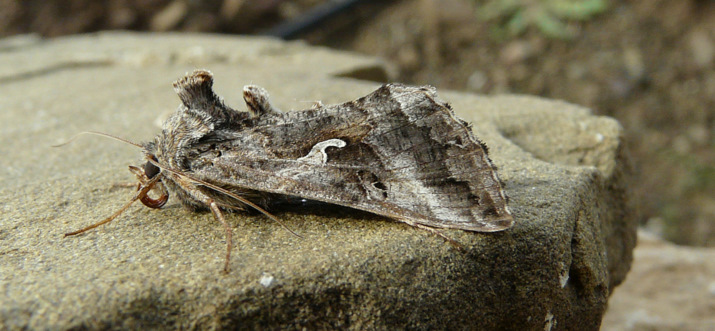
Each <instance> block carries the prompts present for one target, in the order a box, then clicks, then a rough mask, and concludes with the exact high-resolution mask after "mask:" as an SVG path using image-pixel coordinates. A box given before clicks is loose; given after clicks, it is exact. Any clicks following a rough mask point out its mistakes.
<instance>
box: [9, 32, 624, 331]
mask: <svg viewBox="0 0 715 331" xmlns="http://www.w3.org/2000/svg"><path fill="white" fill-rule="evenodd" d="M195 68H206V69H209V70H211V71H212V72H213V73H214V76H215V80H216V82H215V84H214V87H215V89H216V91H217V93H218V94H219V95H221V96H223V97H224V98H225V99H226V103H227V104H229V105H232V106H233V107H234V108H237V109H243V105H242V104H243V101H242V99H241V88H242V86H243V85H245V84H256V85H260V86H263V87H265V88H266V89H267V90H268V91H269V92H270V93H271V96H272V101H273V103H274V104H275V105H276V106H278V107H279V108H281V109H302V108H308V107H310V106H311V104H312V103H313V102H315V101H318V100H320V101H322V102H323V103H325V104H331V103H338V102H344V101H347V100H352V99H355V98H358V97H361V96H363V95H365V94H367V93H369V92H371V91H372V90H374V89H376V88H377V87H378V86H379V84H378V83H375V82H370V81H361V80H358V79H355V78H361V79H373V80H386V79H389V77H390V74H389V70H386V69H385V68H386V67H385V66H384V65H383V64H382V63H380V62H379V61H378V60H376V59H373V58H367V57H363V56H359V55H355V54H350V53H343V52H338V51H332V50H327V49H323V48H316V47H309V46H306V45H304V44H301V43H283V42H279V41H276V40H270V39H261V38H249V37H228V36H214V35H188V34H134V33H100V34H93V35H81V36H70V37H66V38H60V39H53V40H47V41H44V40H38V39H34V38H28V39H26V40H23V39H22V38H19V39H18V38H15V39H14V40H7V41H0V127H1V128H2V130H1V132H0V155H2V156H3V157H2V159H0V183H2V185H0V206H2V216H0V293H2V295H1V296H0V329H22V328H30V329H68V328H90V329H99V328H102V329H104V328H115V329H116V328H201V329H204V328H239V327H241V328H268V329H274V328H309V329H334V328H346V329H383V328H389V329H393V328H411V329H485V330H487V329H521V330H526V329H534V330H545V329H552V330H588V329H591V330H596V329H598V327H599V325H600V321H601V317H602V314H603V312H604V310H605V307H606V301H607V299H608V296H609V293H610V290H611V289H612V288H613V287H614V286H616V285H617V284H619V283H620V282H621V281H623V279H624V277H625V274H626V272H627V271H628V269H629V267H630V263H631V254H632V249H633V246H634V245H635V227H636V219H635V217H633V215H632V214H631V213H632V209H631V206H630V204H629V202H628V198H629V194H628V193H627V180H628V178H627V170H628V163H627V162H626V154H625V152H624V150H623V141H622V139H623V135H622V129H621V127H620V126H619V124H618V123H617V122H616V121H615V120H613V119H610V118H606V117H598V116H594V115H592V114H591V112H590V111H589V110H587V109H584V108H581V107H577V106H574V105H570V104H567V103H563V102H558V101H551V100H545V99H540V98H536V97H526V96H495V97H487V96H478V95H473V94H467V93H457V92H450V91H439V94H440V96H441V97H442V99H444V100H447V101H450V102H451V103H452V105H453V108H454V109H455V111H456V112H457V113H458V114H459V115H460V116H461V117H463V118H464V119H466V120H467V121H470V122H472V123H473V124H474V131H475V133H476V135H477V136H478V137H480V138H481V139H482V140H483V141H484V142H486V144H487V145H489V147H490V152H491V154H490V155H491V157H492V159H493V161H494V162H495V164H496V165H497V166H499V167H500V170H499V171H500V176H501V178H502V180H504V182H505V183H506V190H507V193H508V195H509V196H510V198H511V202H510V208H511V210H512V211H513V213H514V216H515V220H516V225H515V226H514V227H513V228H512V229H509V230H507V231H504V232H498V233H486V234H485V233H469V232H464V231H458V230H453V231H451V230H447V231H444V233H445V234H446V235H448V236H450V237H451V238H454V239H455V240H456V241H458V242H460V243H461V244H462V245H463V246H464V247H465V248H466V252H462V251H459V250H456V249H455V248H454V247H452V246H451V245H449V244H448V243H446V242H445V241H444V240H443V239H441V238H439V237H437V236H434V235H432V234H430V233H428V232H426V231H422V230H419V229H415V228H412V227H409V226H407V225H405V224H402V223H398V222H394V221H390V220H388V219H384V218H382V217H378V216H374V215H370V214H367V213H357V212H354V211H352V210H346V209H344V208H337V207H336V208H334V209H333V208H331V209H327V210H326V209H324V208H319V209H316V208H313V207H310V206H306V207H305V208H290V209H288V210H285V211H276V215H277V216H278V217H280V218H281V219H282V220H283V221H284V222H285V223H286V224H287V225H288V226H289V227H290V228H292V229H295V230H297V231H298V232H299V233H300V234H301V235H302V236H303V238H298V237H295V236H293V235H291V234H290V233H288V232H287V231H285V230H284V229H282V228H281V227H280V225H278V224H275V223H272V222H270V221H269V220H268V219H266V218H265V217H262V216H260V215H247V214H241V213H232V214H229V215H228V217H227V218H228V221H229V222H230V224H231V225H232V227H233V230H234V244H235V245H236V246H237V247H236V248H235V249H234V251H233V254H234V255H233V258H232V261H231V268H232V272H231V273H230V274H223V273H222V272H221V270H222V265H223V258H224V249H225V238H224V233H223V229H222V227H221V225H220V224H219V223H218V222H216V221H215V220H214V219H213V217H212V215H211V214H210V213H194V212H189V211H187V210H185V209H183V208H180V206H179V205H178V204H177V203H176V202H172V201H171V200H170V202H169V204H168V205H167V207H165V208H164V209H161V210H150V209H148V208H143V207H141V206H140V205H137V206H134V207H133V208H130V209H129V210H128V211H127V212H125V213H124V214H123V215H122V216H120V217H119V218H118V219H116V220H115V221H114V222H112V223H110V224H107V225H104V226H102V227H100V228H97V229H95V230H92V231H90V232H87V233H85V234H83V235H81V236H78V237H70V238H63V233H65V232H68V231H72V230H76V229H78V228H81V227H83V226H86V225H88V224H91V223H94V222H97V221H99V220H101V219H103V218H105V217H107V216H108V215H110V214H111V213H113V212H114V211H116V210H117V209H118V208H120V207H121V206H122V205H123V204H124V203H125V202H126V201H127V200H128V199H129V198H130V196H131V195H132V189H130V188H123V187H119V186H118V185H116V184H120V183H123V182H130V181H132V180H133V179H134V178H133V176H132V175H131V174H130V173H129V172H128V171H126V166H127V165H129V164H138V163H140V161H141V153H140V151H139V150H138V149H137V148H135V147H133V146H131V145H126V144H122V143H119V142H115V141H111V140H107V139H104V138H100V137H95V136H85V137H81V138H80V139H77V140H76V141H75V142H73V143H72V144H69V145H66V146H64V147H61V148H51V147H50V146H51V145H53V144H57V143H60V142H63V141H65V140H66V139H68V138H69V137H71V136H72V135H74V134H76V133H77V132H80V131H85V130H95V131H102V132H106V133H111V134H116V135H118V136H122V137H125V138H128V139H131V140H136V141H142V140H148V139H151V138H152V137H153V136H154V135H155V134H156V133H158V132H159V130H160V129H159V126H158V123H160V122H161V119H162V118H165V117H166V115H167V114H169V113H171V112H173V111H174V110H175V109H176V106H177V105H178V104H179V100H178V98H177V97H176V95H174V92H173V90H172V88H171V82H172V81H174V80H175V79H177V78H179V77H181V76H182V75H183V74H184V73H185V72H190V71H192V70H193V69H195Z"/></svg>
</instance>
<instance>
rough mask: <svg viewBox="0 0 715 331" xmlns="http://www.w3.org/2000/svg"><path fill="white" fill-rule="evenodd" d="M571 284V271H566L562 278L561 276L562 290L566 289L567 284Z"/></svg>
mask: <svg viewBox="0 0 715 331" xmlns="http://www.w3.org/2000/svg"><path fill="white" fill-rule="evenodd" d="M568 282H569V271H568V270H565V271H564V272H563V273H561V276H559V284H561V288H564V287H566V284H567V283H568Z"/></svg>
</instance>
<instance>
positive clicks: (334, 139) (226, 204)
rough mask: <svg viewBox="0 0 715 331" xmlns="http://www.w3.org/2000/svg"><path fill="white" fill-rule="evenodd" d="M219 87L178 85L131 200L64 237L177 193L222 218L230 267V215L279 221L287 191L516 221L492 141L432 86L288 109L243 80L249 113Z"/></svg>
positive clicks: (454, 217)
mask: <svg viewBox="0 0 715 331" xmlns="http://www.w3.org/2000/svg"><path fill="white" fill-rule="evenodd" d="M212 85H213V77H212V74H211V73H210V72H209V71H205V70H196V71H194V72H193V73H191V74H187V75H186V76H185V77H183V78H181V79H179V80H178V81H176V82H175V83H174V90H175V91H176V92H177V94H178V95H179V99H181V105H179V108H178V110H177V111H176V112H175V113H174V114H173V115H171V116H170V117H169V118H168V119H167V120H166V122H165V123H164V124H163V128H162V130H161V133H159V134H158V135H157V136H156V137H155V138H154V140H153V141H150V142H146V143H142V144H135V145H136V146H139V147H141V148H142V150H143V153H144V158H145V159H146V162H145V163H144V164H143V165H142V166H139V167H137V166H130V167H129V169H130V171H131V172H132V173H134V174H135V175H136V177H137V179H138V182H139V183H138V185H137V192H136V194H135V195H134V197H133V198H132V199H131V200H130V201H129V202H128V203H126V204H125V205H124V206H123V207H122V208H121V209H120V210H118V211H117V212H116V213H114V214H113V215H111V216H110V217H108V218H107V219H105V220H103V221H101V222H99V223H96V224H94V225H91V226H88V227H86V228H84V229H81V230H78V231H75V232H70V233H67V234H65V236H71V235H75V234H78V233H82V232H84V231H87V230H89V229H92V228H95V227H97V226H99V225H102V224H105V223H108V222H110V221H112V220H113V219H114V218H116V217H117V216H119V215H120V214H121V213H122V212H124V211H125V210H126V209H127V208H129V206H130V205H131V204H132V203H134V202H136V201H137V200H139V201H141V202H142V203H143V204H144V205H146V206H147V207H150V208H161V207H162V206H163V205H164V204H165V203H166V202H167V201H168V198H169V196H170V195H171V196H175V197H176V198H178V200H179V201H180V202H181V203H182V204H183V205H184V206H186V207H188V208H189V209H191V210H206V209H208V210H211V212H212V213H213V215H214V217H215V218H216V219H217V220H218V221H220V222H221V223H222V224H223V226H224V228H225V232H226V241H227V251H226V262H225V265H224V270H226V271H228V270H229V261H230V254H231V248H232V240H231V229H230V227H229V225H228V223H227V222H226V220H225V218H224V216H223V211H228V210H237V211H240V210H246V209H254V210H257V211H259V212H260V213H263V214H264V215H266V216H268V217H269V218H271V219H273V220H275V221H278V222H280V221H279V220H278V219H277V218H276V217H275V216H273V215H272V214H270V213H269V212H268V211H267V210H269V209H270V208H271V207H272V206H273V205H274V204H275V203H276V201H281V200H285V199H286V198H299V199H306V200H312V201H319V202H325V203H329V204H335V205H340V206H345V207H350V208H354V209H360V210H364V211H367V212H370V213H374V214H378V215H382V216H385V217H388V218H391V219H393V220H396V221H400V222H404V223H407V224H409V225H411V226H415V227H419V228H423V229H428V230H432V231H435V232H437V231H436V229H438V228H447V229H461V230H466V231H475V232H493V231H501V230H504V229H507V228H509V227H511V226H512V225H513V224H514V219H513V217H512V214H511V212H510V211H509V208H508V206H507V198H506V195H505V193H504V190H503V188H502V183H501V181H500V180H499V177H498V175H497V171H496V168H495V166H494V165H493V163H492V161H491V160H490V159H489V157H488V155H487V146H486V145H484V143H482V142H481V141H479V140H478V139H477V138H476V137H475V136H474V134H473V133H472V128H471V126H470V125H469V124H467V123H466V122H465V121H463V120H461V119H459V118H458V117H457V116H455V114H454V112H453V111H452V109H451V107H450V106H449V105H448V104H447V103H445V102H443V101H441V100H440V99H438V98H437V96H436V90H435V89H434V88H433V87H429V86H423V87H411V86H405V85H401V84H387V85H383V86H382V87H380V88H379V89H377V90H376V91H374V92H372V93H371V94H369V95H367V96H365V97H362V98H360V99H357V100H354V101H349V102H346V103H343V104H339V105H330V106H325V105H322V104H321V103H316V105H315V106H313V107H312V108H310V109H306V110H301V111H290V112H282V111H280V110H278V109H277V108H276V107H274V106H272V105H271V103H270V101H269V99H268V93H267V92H266V91H265V90H264V89H263V88H261V87H258V86H253V85H250V86H246V87H244V90H243V98H244V100H245V102H246V105H247V108H248V111H238V110H235V109H233V108H230V107H228V106H226V105H225V104H224V102H223V100H222V99H221V98H220V97H218V96H217V95H216V94H215V93H214V91H213V89H212ZM107 136H108V135H107ZM112 137H113V136H112ZM115 138H116V137H115ZM118 139H120V140H123V141H126V140H124V139H121V138H118ZM126 142H129V141H126ZM129 143H131V142H129ZM132 144H133V143H132ZM150 192H152V193H151V194H150Z"/></svg>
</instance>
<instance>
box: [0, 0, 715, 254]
mask: <svg viewBox="0 0 715 331" xmlns="http://www.w3.org/2000/svg"><path fill="white" fill-rule="evenodd" d="M114 29H123V30H136V31H192V32H213V33H223V34H259V35H272V36H276V37H279V38H283V39H302V40H305V41H306V42H308V43H310V44H314V45H325V46H329V47H332V48H337V49H343V50H349V51H356V52H359V53H364V54H369V55H375V56H379V57H382V58H384V59H386V60H387V61H388V62H389V63H391V64H392V65H393V66H394V67H393V68H394V70H395V73H396V77H398V80H399V81H402V82H405V83H409V84H431V85H435V86H437V87H439V88H440V89H447V88H448V89H454V90H461V91H469V92H476V93H483V94H496V93H523V94H532V95H539V96H543V97H547V98H555V99H563V100H566V101H569V102H573V103H576V104H579V105H584V106H587V107H590V108H591V109H593V110H594V112H596V113H597V114H600V115H608V116H612V117H615V118H617V119H618V120H619V121H620V122H621V123H622V124H623V126H624V127H625V130H626V134H627V142H628V144H629V146H628V147H629V149H630V151H631V153H632V156H633V161H634V164H635V166H636V169H637V171H636V172H635V174H634V175H635V177H636V178H634V180H633V183H635V186H634V187H633V189H634V191H633V192H634V197H633V198H634V200H636V201H637V204H638V206H639V215H641V220H640V221H641V224H642V225H643V227H645V228H647V229H648V230H650V231H651V232H653V233H655V234H657V235H658V236H660V237H662V238H665V239H667V240H669V241H672V242H674V243H678V244H682V245H692V246H709V247H715V111H714V106H715V1H712V0H649V1H625V0H621V1H618V0H441V1H438V0H402V1H398V0H394V1H365V0H364V1H358V0H342V1H338V0H333V1H328V0H264V1H245V0H0V37H7V36H12V35H16V34H27V33H34V34H38V35H40V36H42V37H56V36H62V35H68V34H76V33H85V32H92V31H99V30H114Z"/></svg>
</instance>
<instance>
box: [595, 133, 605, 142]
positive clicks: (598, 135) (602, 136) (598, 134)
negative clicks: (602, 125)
mask: <svg viewBox="0 0 715 331" xmlns="http://www.w3.org/2000/svg"><path fill="white" fill-rule="evenodd" d="M605 139H606V137H605V136H604V135H603V134H600V133H596V142H599V143H602V142H603V140H605Z"/></svg>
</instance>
